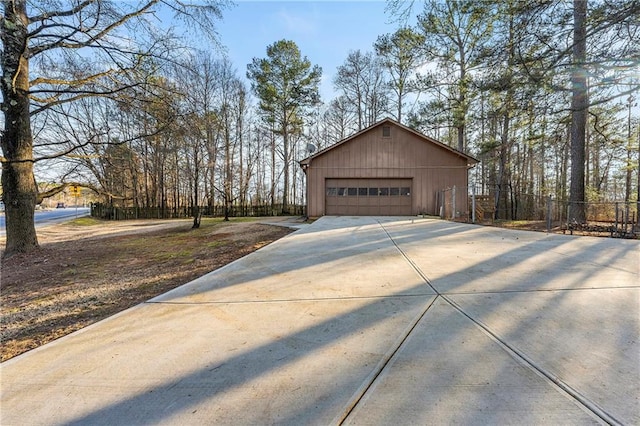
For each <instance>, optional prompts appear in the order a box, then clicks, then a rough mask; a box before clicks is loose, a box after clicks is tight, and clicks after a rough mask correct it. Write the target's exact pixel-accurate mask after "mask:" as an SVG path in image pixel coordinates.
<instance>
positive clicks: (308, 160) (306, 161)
mask: <svg viewBox="0 0 640 426" xmlns="http://www.w3.org/2000/svg"><path fill="white" fill-rule="evenodd" d="M384 124H393V125H394V126H397V127H399V128H401V129H403V130H405V131H407V132H409V133H412V134H413V135H415V136H417V137H418V138H420V139H423V140H424V141H426V142H429V143H432V144H434V145H437V146H438V147H440V148H442V149H445V150H447V151H449V152H451V153H452V154H455V155H457V156H459V157H462V158H464V159H466V160H467V165H468V166H470V167H471V166H473V165H475V164H476V163H479V160H477V159H475V158H473V157H472V156H470V155H467V154H465V153H463V152H461V151H458V150H457V149H454V148H451V147H450V146H448V145H445V144H444V143H442V142H439V141H437V140H435V139H433V138H430V137H429V136H426V135H423V134H422V133H420V132H418V131H416V130H414V129H411V128H410V127H407V126H405V125H403V124H400V123H398V122H397V121H395V120H393V119H391V118H388V117H387V118H385V119H383V120H381V121H378V122H377V123H375V124H372V125H371V126H369V127H367V128H365V129H362V130H360V131H359V132H357V133H354V134H353V135H351V136H349V137H347V138H345V139H342V140H341V141H338V142H336V143H334V144H333V145H331V146H328V147H326V148H324V149H321V150H320V151H318V152H316V153H315V154H313V155H310V156H309V157H307V158H305V159H302V160H300V162H299V163H300V165H301V166H308V165H309V164H311V161H312V160H313V159H314V158H317V157H320V156H321V155H324V154H325V153H327V152H328V151H331V150H333V149H335V148H337V147H339V146H341V145H344V144H346V143H349V142H350V141H352V140H353V139H356V138H357V137H358V136H360V135H362V134H364V133H367V132H370V131H371V130H373V129H375V128H376V127H379V126H382V125H384Z"/></svg>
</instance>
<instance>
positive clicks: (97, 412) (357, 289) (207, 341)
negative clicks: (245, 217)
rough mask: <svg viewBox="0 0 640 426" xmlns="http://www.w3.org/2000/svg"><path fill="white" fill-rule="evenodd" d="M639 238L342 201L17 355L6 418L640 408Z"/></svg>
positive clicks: (604, 416) (331, 419)
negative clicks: (443, 217) (415, 215)
mask: <svg viewBox="0 0 640 426" xmlns="http://www.w3.org/2000/svg"><path fill="white" fill-rule="evenodd" d="M639 264H640V241H628V240H617V239H608V238H602V239H599V238H589V237H572V236H563V235H546V234H543V233H532V232H519V231H507V230H502V229H496V228H487V227H479V226H473V225H465V224H458V223H451V222H444V221H439V220H433V219H412V218H388V217H385V218H370V217H368V218H365V217H360V218H355V217H324V218H322V219H320V220H318V221H316V222H315V223H313V224H312V225H310V226H307V227H305V228H303V229H300V230H298V231H297V232H295V233H293V234H291V235H289V236H288V237H285V238H283V239H281V240H279V241H277V242H275V243H273V244H271V245H269V246H267V247H265V248H263V249H261V250H259V251H257V252H255V253H253V254H251V255H249V256H247V257H245V258H243V259H240V260H238V261H236V262H234V263H232V264H230V265H227V266H226V267H224V268H221V269H219V270H218V271H215V272H213V273H210V274H208V275H206V276H204V277H202V278H199V279H197V280H195V281H193V282H191V283H189V284H187V285H185V286H182V287H180V288H178V289H176V290H174V291H171V292H169V293H166V294H164V295H162V296H160V297H157V298H155V299H153V300H151V301H149V302H147V303H144V304H142V305H139V306H136V307H134V308H132V309H129V310H127V311H125V312H123V313H121V314H119V315H116V316H114V317H111V318H109V319H107V320H105V321H102V322H100V323H97V324H94V325H93V326H90V327H87V328H86V329H84V330H81V331H79V332H76V333H74V334H72V335H69V336H67V337H65V338H62V339H59V340H57V341H55V342H53V343H51V344H48V345H45V346H43V347H41V348H39V349H36V350H34V351H31V352H29V353H26V354H24V355H21V356H19V357H16V358H14V359H12V360H9V361H7V362H5V363H3V364H2V365H1V367H0V372H1V380H2V388H1V406H0V410H1V414H0V424H2V425H5V426H6V425H36V424H47V425H49V424H77V425H86V424H110V425H113V424H120V425H124V424H127V425H134V424H175V425H187V424H234V425H236V424H292V425H301V424H317V425H331V424H341V423H344V424H366V425H371V424H379V425H386V424H451V423H457V424H563V425H565V424H591V423H605V424H606V423H610V424H616V423H621V424H629V425H631V424H640V402H639V399H638V398H639V395H640V343H639V336H640V284H639V282H640V272H639V267H640V266H639Z"/></svg>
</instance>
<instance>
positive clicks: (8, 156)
mask: <svg viewBox="0 0 640 426" xmlns="http://www.w3.org/2000/svg"><path fill="white" fill-rule="evenodd" d="M4 11H5V16H4V20H3V25H4V28H3V29H2V42H3V44H4V49H3V50H2V69H3V71H4V75H3V76H2V83H1V86H2V95H3V98H4V101H3V103H2V110H3V112H4V117H5V124H4V134H3V135H2V141H1V145H2V152H3V154H4V159H3V160H2V189H3V194H2V199H3V201H4V204H5V219H6V222H5V227H6V231H7V234H6V236H7V240H6V249H5V252H4V256H5V257H8V256H11V255H13V254H15V253H26V252H29V251H31V250H34V249H36V248H37V247H38V239H37V236H36V229H35V224H34V218H33V215H34V212H35V206H36V198H37V193H38V189H37V187H36V182H35V178H34V175H33V137H32V134H31V119H30V115H29V62H28V48H27V41H28V37H27V25H28V19H27V6H26V0H15V1H9V2H8V4H6V5H5V7H4Z"/></svg>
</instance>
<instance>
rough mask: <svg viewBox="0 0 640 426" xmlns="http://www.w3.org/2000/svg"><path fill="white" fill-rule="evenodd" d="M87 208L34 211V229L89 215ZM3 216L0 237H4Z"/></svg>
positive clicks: (0, 219)
mask: <svg viewBox="0 0 640 426" xmlns="http://www.w3.org/2000/svg"><path fill="white" fill-rule="evenodd" d="M89 210H90V209H89V207H78V208H77V209H76V208H75V207H69V208H66V209H55V210H36V214H35V215H34V219H35V222H36V228H41V227H43V226H48V225H54V224H56V223H61V222H66V221H68V220H71V219H75V218H76V217H81V216H86V215H88V214H89ZM5 233H6V230H5V216H4V213H2V214H1V215H0V235H5Z"/></svg>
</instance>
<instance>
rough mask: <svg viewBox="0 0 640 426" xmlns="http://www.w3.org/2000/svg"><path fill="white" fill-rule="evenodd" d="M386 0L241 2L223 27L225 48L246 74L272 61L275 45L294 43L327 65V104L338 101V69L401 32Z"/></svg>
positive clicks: (323, 87) (324, 69) (324, 70)
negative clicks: (261, 61)
mask: <svg viewBox="0 0 640 426" xmlns="http://www.w3.org/2000/svg"><path fill="white" fill-rule="evenodd" d="M385 6H386V3H385V2H384V1H242V0H241V1H236V6H235V7H233V8H232V9H230V10H227V11H225V12H224V19H223V21H222V22H220V23H219V25H218V32H219V34H220V39H221V42H222V44H224V45H225V46H226V47H227V54H228V56H229V58H230V59H231V62H233V64H234V65H235V67H236V68H237V70H238V74H240V75H241V76H243V77H244V76H245V75H246V70H247V64H248V63H250V62H251V61H252V59H253V58H254V57H257V58H264V57H266V48H267V46H268V45H270V44H272V43H274V42H275V41H278V40H282V39H287V40H293V41H294V42H295V43H296V44H297V45H298V47H299V48H300V51H301V53H302V55H303V56H307V57H308V58H309V60H310V61H311V63H312V64H314V65H320V66H321V67H322V74H323V76H322V84H321V88H320V92H321V96H322V99H323V101H324V102H329V101H330V100H331V99H332V98H333V97H334V91H333V84H332V83H331V81H332V79H333V76H334V75H335V73H336V68H337V67H338V66H339V65H341V64H342V63H343V62H344V60H345V59H346V57H347V55H348V53H349V51H350V50H357V49H360V50H362V51H363V52H366V51H372V50H373V43H374V42H375V41H376V39H377V37H378V36H379V35H382V34H385V33H391V32H393V31H395V29H396V28H397V24H395V23H392V22H391V19H390V17H389V15H388V14H387V13H385Z"/></svg>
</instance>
